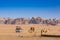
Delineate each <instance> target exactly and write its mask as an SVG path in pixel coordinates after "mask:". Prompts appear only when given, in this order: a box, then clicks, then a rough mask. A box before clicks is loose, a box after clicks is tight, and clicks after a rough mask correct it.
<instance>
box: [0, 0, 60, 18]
mask: <svg viewBox="0 0 60 40" xmlns="http://www.w3.org/2000/svg"><path fill="white" fill-rule="evenodd" d="M32 16H40V17H43V18H59V19H60V1H59V0H0V17H13V18H17V17H32Z"/></svg>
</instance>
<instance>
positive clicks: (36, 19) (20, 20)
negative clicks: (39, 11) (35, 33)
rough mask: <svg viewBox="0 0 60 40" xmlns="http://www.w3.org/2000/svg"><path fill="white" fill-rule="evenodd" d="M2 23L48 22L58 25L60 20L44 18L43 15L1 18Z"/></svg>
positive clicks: (0, 22)
mask: <svg viewBox="0 0 60 40" xmlns="http://www.w3.org/2000/svg"><path fill="white" fill-rule="evenodd" d="M0 24H18V25H19V24H47V25H57V24H60V20H57V19H56V18H55V19H43V18H41V17H32V18H16V19H13V18H0Z"/></svg>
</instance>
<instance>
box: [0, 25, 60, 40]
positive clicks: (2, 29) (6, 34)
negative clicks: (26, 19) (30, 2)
mask: <svg viewBox="0 0 60 40" xmlns="http://www.w3.org/2000/svg"><path fill="white" fill-rule="evenodd" d="M16 26H18V25H2V24H0V40H60V37H31V36H34V35H35V36H38V35H40V34H41V29H42V28H46V29H47V30H50V31H48V32H47V33H43V34H52V35H53V34H59V35H60V25H57V26H51V25H50V26H48V25H38V24H37V25H32V24H31V25H19V26H21V28H23V31H22V32H21V33H19V35H23V36H28V37H18V36H16V35H17V33H16V32H15V28H16ZM30 27H35V32H33V33H29V32H28V30H29V29H30ZM58 29H59V30H58ZM56 30H57V31H56Z"/></svg>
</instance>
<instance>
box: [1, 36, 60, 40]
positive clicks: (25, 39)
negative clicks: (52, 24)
mask: <svg viewBox="0 0 60 40" xmlns="http://www.w3.org/2000/svg"><path fill="white" fill-rule="evenodd" d="M0 40H60V37H17V36H6V35H5V36H0Z"/></svg>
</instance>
